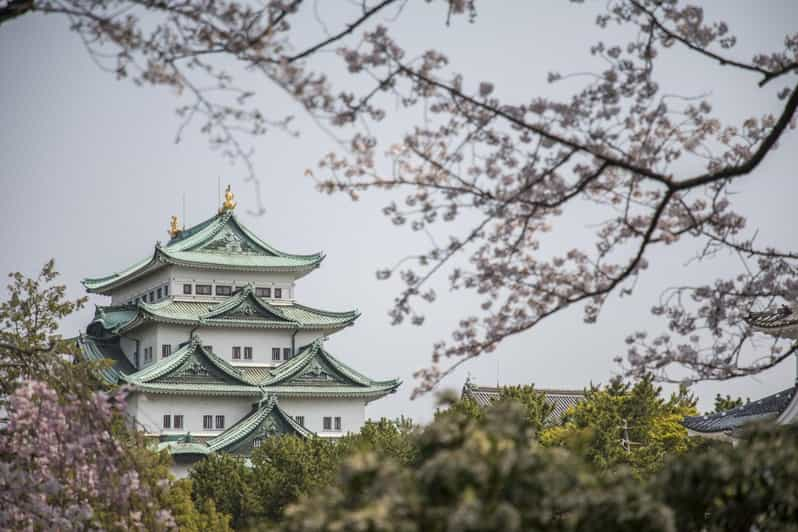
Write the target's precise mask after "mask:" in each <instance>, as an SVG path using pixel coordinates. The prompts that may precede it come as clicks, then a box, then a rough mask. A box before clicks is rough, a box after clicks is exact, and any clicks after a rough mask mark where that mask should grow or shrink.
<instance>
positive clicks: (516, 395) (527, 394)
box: [436, 384, 554, 434]
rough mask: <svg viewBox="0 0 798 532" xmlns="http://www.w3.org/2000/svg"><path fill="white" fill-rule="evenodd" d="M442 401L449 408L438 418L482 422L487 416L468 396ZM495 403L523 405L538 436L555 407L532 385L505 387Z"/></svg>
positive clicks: (440, 412) (445, 398) (528, 419)
mask: <svg viewBox="0 0 798 532" xmlns="http://www.w3.org/2000/svg"><path fill="white" fill-rule="evenodd" d="M441 399H442V402H443V404H446V405H447V408H446V410H438V412H436V417H437V416H439V415H458V416H460V415H466V416H469V417H472V418H474V419H476V420H482V419H484V417H485V415H487V414H486V410H485V409H484V408H482V407H480V406H479V405H478V404H477V403H476V402H475V401H474V400H473V399H471V398H470V397H469V396H467V395H466V396H464V397H460V398H457V397H454V396H445V395H444V396H442V397H441ZM494 402H496V403H502V404H506V403H509V402H516V403H518V404H519V405H521V406H522V407H523V409H524V412H526V416H527V421H528V422H529V424H530V426H531V427H533V428H534V430H535V433H536V434H537V433H539V432H540V431H541V430H542V429H543V426H544V424H545V422H546V418H547V417H548V416H549V414H551V412H552V411H553V410H554V406H552V405H550V404H549V403H547V402H546V394H544V393H543V392H539V391H537V390H535V386H534V385H531V384H524V385H520V386H503V387H501V388H500V389H499V393H498V396H497V397H496V400H495V401H494Z"/></svg>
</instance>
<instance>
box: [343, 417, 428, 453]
mask: <svg viewBox="0 0 798 532" xmlns="http://www.w3.org/2000/svg"><path fill="white" fill-rule="evenodd" d="M419 430H420V428H419V427H418V425H416V424H414V423H413V421H412V420H411V419H409V418H406V417H401V418H399V419H396V420H390V419H386V418H381V419H380V420H379V421H370V420H369V421H366V423H364V424H363V426H362V427H361V429H360V432H358V433H356V434H348V435H346V436H345V437H344V438H341V439H340V440H339V441H338V443H337V445H338V446H339V447H341V448H342V449H343V454H345V455H351V454H354V453H355V452H358V451H370V452H373V453H375V454H376V455H377V456H378V457H379V458H380V459H391V460H393V461H394V462H395V463H397V464H401V465H410V464H413V463H415V462H416V460H417V458H418V447H417V444H416V437H417V435H418V431H419Z"/></svg>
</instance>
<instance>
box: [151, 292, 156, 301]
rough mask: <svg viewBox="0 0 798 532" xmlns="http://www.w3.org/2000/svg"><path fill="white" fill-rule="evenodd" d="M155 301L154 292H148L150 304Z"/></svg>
mask: <svg viewBox="0 0 798 532" xmlns="http://www.w3.org/2000/svg"><path fill="white" fill-rule="evenodd" d="M153 301H155V292H150V303H152V302H153Z"/></svg>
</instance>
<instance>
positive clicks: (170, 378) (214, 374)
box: [154, 351, 239, 384]
mask: <svg viewBox="0 0 798 532" xmlns="http://www.w3.org/2000/svg"><path fill="white" fill-rule="evenodd" d="M154 382H161V383H169V384H239V383H238V382H236V381H235V379H233V378H232V377H231V376H229V375H227V374H225V373H224V372H223V371H221V370H219V368H217V367H216V366H215V365H214V364H213V363H212V362H211V361H210V360H208V357H207V356H206V355H205V354H204V353H202V352H201V351H194V353H193V354H192V355H191V356H190V357H188V359H186V361H185V362H183V363H182V364H180V366H178V367H177V368H176V369H175V370H174V371H171V372H170V373H168V374H166V375H164V376H162V377H159V378H157V379H155V381H154Z"/></svg>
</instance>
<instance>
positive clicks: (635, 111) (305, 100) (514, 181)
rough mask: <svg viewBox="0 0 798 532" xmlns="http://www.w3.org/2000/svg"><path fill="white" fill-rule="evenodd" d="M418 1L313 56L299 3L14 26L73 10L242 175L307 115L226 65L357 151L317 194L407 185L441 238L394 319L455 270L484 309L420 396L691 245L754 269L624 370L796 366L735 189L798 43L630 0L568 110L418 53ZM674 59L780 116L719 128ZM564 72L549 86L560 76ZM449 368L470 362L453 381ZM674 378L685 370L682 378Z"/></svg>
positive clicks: (73, 4) (705, 371)
mask: <svg viewBox="0 0 798 532" xmlns="http://www.w3.org/2000/svg"><path fill="white" fill-rule="evenodd" d="M405 4H406V2H405V1H404V0H373V1H371V2H362V3H358V4H357V7H353V9H356V10H357V11H353V12H341V17H344V18H345V19H346V22H344V23H343V24H341V25H339V26H337V29H335V30H331V31H329V32H325V34H324V36H323V37H320V38H319V39H317V40H316V42H313V43H306V44H304V45H300V44H299V41H298V39H297V35H296V32H295V26H294V23H295V20H296V18H297V16H298V13H299V12H300V11H301V10H306V9H312V6H310V5H307V4H306V3H304V2H302V1H301V0H293V1H290V0H286V1H282V2H281V1H273V2H268V3H266V4H265V5H259V4H249V3H246V2H242V1H237V0H226V1H222V2H213V3H208V2H200V1H196V0H189V1H184V2H177V3H176V2H170V1H160V2H151V1H146V2H135V1H131V0H107V1H102V2H93V3H86V2H81V1H80V0H63V1H58V2H56V1H53V0H10V1H9V0H6V1H5V2H3V3H2V4H0V25H4V24H10V23H13V20H14V19H15V18H17V17H20V16H28V14H29V13H36V12H39V13H47V14H57V15H61V16H63V17H64V18H65V20H66V21H67V22H68V23H69V24H70V28H72V29H73V31H75V32H76V33H77V34H78V36H79V37H80V38H81V39H82V41H83V43H84V44H85V45H86V47H87V49H88V51H89V53H91V54H92V57H93V58H94V59H95V60H96V61H97V62H98V63H99V64H101V65H102V66H103V67H104V68H106V69H107V70H109V71H110V72H112V73H113V74H114V75H116V76H117V77H119V78H129V79H132V80H133V81H134V82H135V83H138V84H146V85H154V86H166V87H170V88H173V89H175V92H177V93H178V94H187V95H189V97H190V100H189V103H187V104H185V105H181V107H179V114H180V116H181V119H182V123H181V124H180V126H179V130H178V137H179V136H180V132H181V131H182V130H183V129H184V128H185V127H187V126H188V125H190V124H192V123H197V125H199V126H200V128H201V130H202V131H203V132H205V133H207V134H208V136H209V139H210V142H211V144H212V145H213V146H214V147H217V148H221V151H222V152H223V153H224V154H225V155H227V156H229V157H231V158H233V159H239V160H242V161H243V162H244V163H245V164H246V166H247V171H248V174H249V176H250V178H251V179H253V180H254V179H255V171H254V168H253V167H252V166H251V163H250V160H249V153H250V150H249V145H248V141H247V140H246V139H247V138H248V137H249V136H253V135H254V136H257V135H262V134H264V133H265V132H266V131H267V130H270V129H288V130H290V116H289V117H284V116H277V117H273V116H267V115H266V114H265V113H264V112H262V111H260V110H259V109H257V108H255V107H254V106H253V105H252V104H251V103H249V102H251V95H252V94H253V93H252V90H250V88H249V87H242V86H239V85H238V84H236V82H235V79H233V78H232V77H231V75H230V74H229V72H228V70H227V68H226V67H227V65H228V63H227V61H230V60H232V61H234V62H236V63H237V64H238V65H240V66H242V67H244V68H245V69H246V70H247V71H248V72H250V73H254V74H255V75H260V76H262V77H263V78H264V79H266V80H268V81H270V82H272V83H274V84H275V85H276V86H278V87H280V88H281V89H283V90H284V91H285V92H286V93H287V94H289V95H290V96H291V97H293V98H294V99H295V101H296V102H297V108H298V109H301V110H304V111H305V112H307V113H309V114H311V115H312V117H313V118H314V119H316V120H317V121H318V122H320V123H322V124H324V125H326V126H330V127H331V128H340V129H337V130H336V131H338V132H339V133H340V135H342V136H343V138H341V139H339V141H340V142H339V144H340V146H341V149H340V150H339V151H338V152H337V153H330V154H328V155H326V156H324V157H322V159H321V162H320V164H319V170H318V171H319V172H320V173H322V174H323V175H321V176H320V177H319V181H318V186H319V188H320V189H321V190H322V191H324V192H331V193H332V192H342V193H345V194H349V195H350V196H351V197H352V198H353V199H357V197H359V195H360V194H362V193H363V192H364V191H367V190H371V189H386V190H391V191H404V192H406V193H405V194H404V197H400V198H397V200H395V201H392V202H390V203H389V204H388V205H387V206H386V208H385V209H384V212H385V214H386V215H387V216H389V217H390V219H391V220H392V221H393V222H394V223H395V224H398V225H405V226H407V227H409V228H410V229H411V230H414V231H432V230H438V231H440V232H442V233H443V236H444V238H443V239H433V243H432V244H431V245H430V247H429V248H428V249H426V250H421V251H420V252H419V253H417V254H415V255H413V256H412V257H410V258H409V260H403V261H400V262H399V263H398V265H397V266H395V267H393V268H387V269H383V270H381V271H379V272H378V277H380V278H388V277H390V276H391V275H393V274H394V273H396V272H398V274H399V276H400V277H401V279H402V281H403V282H404V284H405V287H404V289H403V290H402V291H401V293H400V294H399V295H398V296H397V298H396V301H395V304H394V307H393V310H392V313H391V314H392V317H393V322H394V323H401V322H403V321H404V320H406V319H409V320H410V321H411V322H412V323H414V324H421V323H423V321H424V316H423V312H422V311H421V310H420V304H421V303H422V302H423V301H427V302H432V301H434V300H435V299H436V293H435V291H434V290H432V289H431V288H429V286H428V284H429V281H430V279H431V278H433V277H434V276H436V275H440V274H441V272H444V271H446V268H448V269H449V282H450V287H451V288H452V289H466V290H471V291H473V292H474V293H476V294H478V296H479V297H480V298H482V299H483V304H482V309H483V311H482V313H481V314H480V313H478V314H475V315H468V316H464V317H463V318H462V319H461V320H460V325H459V326H458V328H457V329H456V330H455V331H453V334H452V338H451V340H449V341H441V342H438V343H436V344H435V346H434V349H433V366H432V367H430V368H427V369H426V370H423V371H420V372H419V374H418V376H419V378H420V379H421V386H420V390H421V391H424V390H428V389H430V388H432V387H433V386H434V385H435V384H436V383H437V382H439V381H440V379H441V378H443V376H445V375H447V374H448V373H449V372H450V371H451V369H452V366H456V365H458V364H460V363H462V362H464V361H466V360H469V359H471V358H473V357H476V356H479V355H480V354H482V353H484V352H489V351H492V350H494V349H496V347H497V346H498V345H499V344H500V343H501V342H502V341H503V340H504V339H505V338H507V337H509V336H512V335H515V334H519V333H522V332H524V331H528V330H531V329H533V328H535V327H536V326H537V325H538V324H539V323H541V322H542V321H544V320H547V319H548V318H550V317H552V316H554V315H557V314H559V313H561V311H563V310H564V309H566V308H568V307H571V306H574V305H576V306H580V307H581V308H582V309H583V310H584V320H585V321H586V322H588V323H593V322H595V321H596V320H597V319H598V317H599V314H600V312H601V310H602V308H603V306H604V304H605V303H606V302H607V300H608V298H610V297H611V296H623V295H627V294H629V293H631V292H633V291H634V289H635V286H636V281H637V279H638V278H640V277H641V276H642V275H644V274H645V271H646V269H647V267H648V263H649V260H650V257H651V256H652V253H653V252H654V251H655V250H656V249H658V248H662V247H664V246H669V245H672V244H674V243H675V242H678V241H689V242H692V243H693V244H694V246H695V248H696V249H699V253H698V259H699V260H700V261H711V260H712V259H713V258H716V257H717V256H718V255H720V254H721V253H723V252H733V253H735V254H738V255H739V256H740V257H741V258H742V259H743V261H744V262H745V264H744V265H741V266H740V269H739V271H724V273H723V274H721V275H719V276H718V277H717V279H715V280H714V282H710V283H706V284H698V285H689V284H686V285H683V286H679V287H677V288H674V289H671V290H668V291H667V292H666V294H665V295H664V297H663V298H661V300H660V301H657V302H655V303H654V304H653V305H652V309H651V311H652V313H653V314H654V315H656V316H661V317H662V319H664V320H666V323H665V325H664V328H665V329H666V330H667V332H666V333H663V334H657V335H652V336H649V335H648V334H646V333H645V332H643V331H638V332H635V333H634V334H631V335H630V336H629V338H628V340H627V343H628V352H627V355H626V357H625V362H624V359H623V358H622V357H619V359H618V360H619V362H624V364H625V369H626V371H627V373H628V374H629V375H631V376H637V377H641V376H642V375H645V374H648V373H653V374H655V376H656V377H657V378H658V379H662V380H677V381H682V380H693V381H694V380H698V379H725V378H729V377H734V376H739V375H746V374H751V373H756V372H759V371H762V370H763V369H765V368H769V367H772V366H774V365H775V364H778V363H779V362H780V361H782V360H784V359H785V358H786V357H787V356H789V355H790V354H792V353H794V352H796V351H798V345H796V343H795V342H794V341H791V340H785V339H775V340H774V341H773V343H772V345H771V347H770V349H769V351H768V352H767V353H765V354H764V355H763V356H760V357H757V358H755V359H753V360H752V359H750V358H749V357H748V356H746V346H748V345H749V344H750V339H751V335H752V332H751V329H750V327H748V326H747V325H746V324H745V321H744V318H745V316H746V315H747V314H748V313H749V312H750V311H751V310H752V309H757V308H760V307H765V306H768V305H771V304H774V303H778V302H781V301H785V300H786V301H792V300H794V299H796V297H797V296H798V289H797V288H796V286H798V284H797V283H795V276H796V262H797V261H798V252H796V250H795V249H793V248H790V247H789V245H786V246H773V245H768V244H762V243H760V242H761V240H759V239H758V238H757V236H758V233H757V232H756V230H755V228H751V227H747V226H746V214H745V212H743V211H739V210H736V209H735V206H734V205H735V203H734V202H735V201H736V200H735V197H734V196H733V195H732V193H731V192H732V187H733V186H734V185H735V184H737V183H739V182H740V180H741V179H743V178H745V177H746V176H749V175H752V174H757V175H759V174H761V172H762V167H763V163H764V162H765V161H766V160H767V159H768V158H769V156H770V155H771V154H772V152H773V150H774V149H776V147H777V146H778V144H779V143H780V142H785V141H786V140H787V139H791V138H792V137H790V136H789V134H788V133H787V131H788V130H789V129H791V128H792V127H794V125H795V113H796V109H797V108H798V84H796V81H795V77H794V74H795V73H796V72H798V34H790V35H786V36H785V38H784V44H783V46H781V47H779V48H778V49H773V50H743V49H742V46H740V45H738V42H737V38H736V36H735V35H734V34H733V33H732V32H731V30H730V28H729V27H728V24H726V23H725V22H723V21H722V20H718V21H710V20H707V18H706V16H705V13H704V10H703V9H702V8H700V7H697V6H695V5H691V4H688V3H685V2H681V1H679V0H613V1H611V2H609V3H607V4H606V6H605V7H604V9H603V10H602V12H601V13H600V14H599V16H598V17H597V18H596V22H597V25H598V26H599V27H600V28H602V29H610V28H618V33H617V34H613V36H612V37H611V38H612V42H606V43H605V42H598V43H596V44H594V45H593V46H592V47H590V53H591V54H593V55H595V56H598V57H600V58H601V59H602V60H603V61H604V62H605V63H606V67H605V68H604V69H603V70H602V71H600V72H593V73H589V74H588V75H586V76H585V77H584V78H583V79H586V80H587V81H586V84H585V85H584V86H583V88H582V89H581V90H578V91H576V92H575V93H573V94H572V95H571V96H570V97H567V96H566V97H565V98H563V99H562V100H553V99H550V98H543V97H539V95H536V94H529V95H528V96H526V97H524V98H521V99H520V100H508V99H505V98H502V97H500V96H499V95H498V92H499V91H496V90H495V89H496V87H495V84H494V83H493V82H491V81H490V80H482V79H479V78H476V79H473V78H472V77H470V76H467V75H466V74H464V73H461V72H459V71H458V70H457V67H456V66H455V67H450V65H449V60H448V58H447V56H446V55H445V51H444V50H442V49H440V47H434V46H433V48H432V49H429V50H427V51H426V52H425V53H422V54H421V55H416V54H410V53H409V52H408V51H407V47H406V46H404V45H403V43H401V42H398V41H397V39H396V38H394V35H393V33H392V31H391V26H390V24H391V21H392V20H393V19H395V18H396V17H399V16H401V13H402V10H403V7H404V6H405ZM429 4H430V5H431V6H432V7H430V9H434V6H446V16H445V23H446V24H449V23H455V22H457V20H458V17H459V18H460V19H462V18H465V17H466V16H467V18H468V19H469V20H470V21H471V22H476V23H478V20H477V5H478V3H477V2H476V1H475V0H448V1H446V2H443V1H441V2H429ZM718 9H720V8H718ZM442 19H443V17H442ZM0 27H2V26H0ZM616 35H617V36H616ZM618 36H620V37H618ZM627 36H631V37H627ZM530 38H534V35H531V36H530ZM616 41H617V42H616ZM441 46H442V45H441ZM332 49H335V50H336V51H337V52H338V55H339V58H340V61H339V62H337V63H334V65H333V66H332V67H330V66H329V65H328V63H326V62H325V61H323V59H322V58H320V56H321V55H323V54H322V52H325V51H329V50H332ZM677 54H682V55H681V56H679V55H677ZM665 56H671V57H673V56H676V57H691V58H696V59H697V60H700V61H703V62H704V64H705V65H706V67H707V68H715V69H718V71H722V72H728V71H734V72H737V73H739V75H741V76H747V79H748V83H749V84H750V86H751V87H756V88H758V89H759V90H760V92H761V98H760V99H761V100H762V101H763V102H768V103H769V107H770V111H769V112H765V113H761V112H760V111H755V110H754V109H753V107H750V106H749V105H748V104H750V101H746V102H744V105H745V107H746V108H747V109H750V111H748V112H747V113H746V114H747V116H746V117H745V118H743V119H741V120H739V121H736V120H735V121H724V120H721V118H720V117H719V116H717V115H716V113H715V112H714V111H713V97H712V94H714V93H716V92H719V91H720V89H725V90H733V89H734V87H729V86H727V85H726V86H723V87H707V90H706V94H707V95H706V96H701V97H697V98H694V97H688V96H689V95H685V94H680V93H679V91H678V90H677V91H676V92H672V91H670V90H668V91H666V90H665V89H664V88H663V87H664V86H665V85H666V83H665V82H668V81H672V80H667V79H664V73H663V70H662V69H660V68H658V65H659V64H660V61H661V59H662V58H663V57H665ZM329 68H332V71H331V72H328V71H327V69H329ZM563 77H564V76H562V75H560V74H559V73H556V72H551V73H550V74H549V80H550V81H551V82H557V81H559V80H561V79H562V78H563ZM339 86H342V87H346V88H344V89H342V88H339ZM749 100H750V99H749ZM397 107H398V109H397ZM392 111H393V112H395V114H396V115H399V114H401V115H402V116H416V114H414V113H417V116H419V119H418V121H416V122H415V123H413V124H412V125H411V126H410V127H409V129H408V131H407V133H406V134H404V135H402V137H401V138H399V139H393V140H391V141H388V142H387V143H386V142H384V141H381V140H380V139H378V137H377V136H376V135H375V134H374V133H372V128H376V127H377V126H378V123H379V122H380V121H382V120H385V119H386V118H388V117H390V116H392V115H390V113H391V112H392ZM757 113H758V115H757ZM382 153H387V156H386V158H385V159H383V158H382V156H381V154H382ZM383 163H384V164H383ZM385 167H390V168H391V170H390V171H387V172H386V171H383V170H382V168H385ZM310 173H311V174H312V172H310ZM585 205H587V206H589V207H590V208H591V209H595V210H596V211H597V212H599V213H601V216H602V218H601V219H603V220H604V222H603V223H601V224H600V226H599V227H598V229H597V230H596V232H595V235H594V237H595V238H594V241H593V245H592V246H587V247H585V248H584V249H578V248H574V249H570V250H567V251H564V252H557V253H551V254H545V253H543V252H542V251H541V250H540V248H541V247H542V246H544V245H545V244H546V243H547V242H548V240H549V239H551V238H555V239H556V233H555V235H554V236H553V237H552V236H550V235H549V233H550V232H552V231H553V230H555V229H556V228H558V227H559V226H560V224H558V223H557V222H558V221H559V220H560V217H561V216H566V217H578V216H579V214H578V213H579V212H581V211H580V210H579V207H580V206H585ZM259 207H260V210H262V206H260V205H259ZM574 213H577V214H574ZM453 220H463V222H464V223H467V224H471V220H476V221H475V222H474V223H473V224H471V226H470V228H469V229H468V230H467V231H465V232H464V233H463V234H459V235H455V234H452V231H451V230H450V229H448V227H449V226H447V224H448V223H449V222H451V221H453ZM438 242H439V243H438ZM552 255H553V256H552ZM460 257H464V259H463V260H462V261H460V262H462V263H465V264H467V265H468V266H466V265H465V264H461V263H460V262H458V260H459V258H460ZM694 262H695V261H694ZM450 265H451V267H450ZM686 276H687V274H686ZM446 360H452V362H451V363H450V364H449V365H448V366H443V365H442V363H443V362H444V361H446ZM674 366H676V367H679V366H681V367H682V368H684V369H686V370H687V373H686V375H683V374H681V373H680V374H678V375H676V376H674V375H673V374H672V372H670V371H669V369H671V368H673V367H674Z"/></svg>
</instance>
